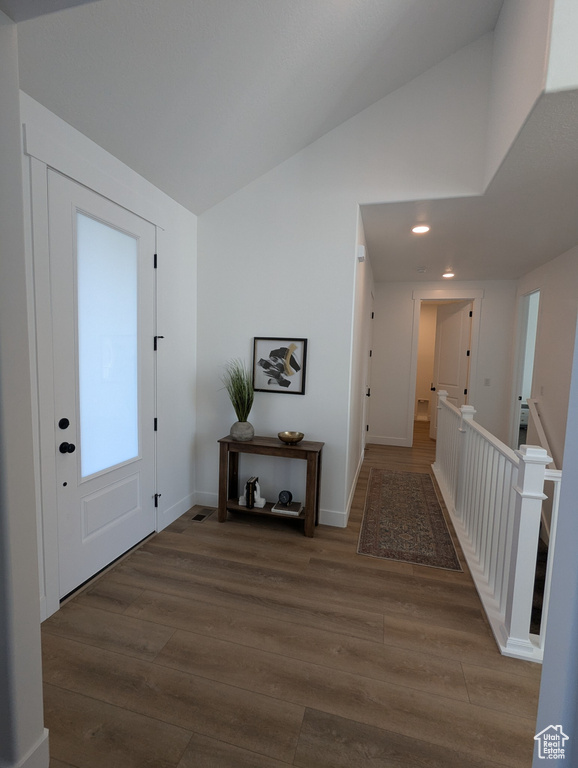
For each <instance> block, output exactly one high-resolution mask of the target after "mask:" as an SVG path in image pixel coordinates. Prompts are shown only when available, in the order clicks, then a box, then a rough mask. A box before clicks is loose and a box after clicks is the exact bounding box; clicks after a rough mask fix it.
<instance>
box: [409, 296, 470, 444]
mask: <svg viewBox="0 0 578 768" xmlns="http://www.w3.org/2000/svg"><path fill="white" fill-rule="evenodd" d="M483 296H484V292H483V290H480V289H474V290H472V289H470V290H467V291H463V290H460V289H454V288H447V289H441V288H432V289H424V290H415V291H413V300H414V316H413V335H412V370H411V379H410V382H411V384H410V387H411V389H410V403H411V404H412V406H411V407H410V408H409V409H408V410H409V414H408V416H409V418H408V425H407V434H408V435H413V431H414V423H415V420H416V419H417V420H418V421H421V420H427V421H428V422H429V424H430V434H431V436H432V437H433V438H434V439H435V427H436V423H437V420H436V415H437V389H438V388H441V389H446V390H447V391H448V392H450V389H452V391H451V398H449V399H450V401H451V402H452V403H453V404H454V405H457V406H458V407H459V406H460V405H463V404H465V403H471V402H475V391H474V389H475V382H476V381H477V378H476V377H477V348H478V339H479V334H480V318H481V306H482V304H481V302H482V299H483ZM427 306H430V307H432V309H426V310H425V313H424V318H427V319H426V320H425V321H424V324H423V325H422V309H423V308H425V307H427ZM438 307H448V309H446V310H442V311H441V312H440V318H442V317H443V318H444V322H445V320H446V317H445V316H446V315H449V316H451V315H454V314H455V315H456V316H459V322H457V325H455V326H454V327H453V328H451V329H446V328H444V329H443V332H442V336H445V343H444V348H445V349H442V350H441V357H444V356H446V350H447V357H446V358H445V362H444V364H443V365H442V368H441V370H440V368H439V366H438V365H437V364H436V354H435V338H436V337H437V336H438V317H437V315H438ZM460 313H462V314H461V315H460ZM470 313H471V314H470ZM464 315H465V316H464ZM454 319H456V318H454ZM450 322H452V321H450ZM434 325H435V330H434ZM428 326H429V328H428ZM420 337H421V338H420ZM420 347H421V350H420ZM420 352H421V360H422V362H423V360H424V357H425V358H427V362H426V363H425V364H424V365H421V366H420V365H419V363H420ZM438 359H440V353H439V352H438ZM446 363H447V364H446ZM418 367H419V377H420V378H419V383H418ZM436 371H437V373H436ZM424 382H425V386H424ZM436 382H438V383H436ZM427 384H429V389H428V388H427ZM450 384H451V385H452V387H451V388H450V389H448V385H450ZM423 400H427V402H426V403H425V404H424V403H423V402H420V401H423ZM432 422H433V426H432ZM412 444H413V440H412Z"/></svg>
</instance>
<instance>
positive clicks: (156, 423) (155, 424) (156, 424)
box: [154, 416, 159, 432]
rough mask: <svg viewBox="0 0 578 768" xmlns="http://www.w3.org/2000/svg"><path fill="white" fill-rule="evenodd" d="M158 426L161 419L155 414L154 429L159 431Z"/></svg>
mask: <svg viewBox="0 0 578 768" xmlns="http://www.w3.org/2000/svg"><path fill="white" fill-rule="evenodd" d="M158 426H159V420H158V419H157V417H156V416H155V419H154V430H155V432H156V431H157V429H158Z"/></svg>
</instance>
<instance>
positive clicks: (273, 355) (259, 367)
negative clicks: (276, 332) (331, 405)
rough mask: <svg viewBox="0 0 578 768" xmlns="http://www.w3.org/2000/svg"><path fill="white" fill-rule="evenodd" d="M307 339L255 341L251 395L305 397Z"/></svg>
mask: <svg viewBox="0 0 578 768" xmlns="http://www.w3.org/2000/svg"><path fill="white" fill-rule="evenodd" d="M306 359H307V339H291V338H289V339H282V338H278V337H262V338H255V339H254V342H253V387H254V389H255V392H284V393H286V394H288V395H304V394H305V362H306Z"/></svg>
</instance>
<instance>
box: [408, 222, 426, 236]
mask: <svg viewBox="0 0 578 768" xmlns="http://www.w3.org/2000/svg"><path fill="white" fill-rule="evenodd" d="M411 231H412V232H413V233H414V235H423V234H425V233H426V232H429V227H428V225H427V224H418V225H417V226H416V227H412V228H411Z"/></svg>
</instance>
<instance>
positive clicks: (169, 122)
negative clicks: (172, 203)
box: [0, 0, 502, 213]
mask: <svg viewBox="0 0 578 768" xmlns="http://www.w3.org/2000/svg"><path fill="white" fill-rule="evenodd" d="M66 1H67V0H50V2H52V4H56V5H57V4H58V3H63V2H66ZM2 2H4V3H5V4H12V5H16V7H18V5H19V3H18V4H16V3H15V2H14V0H2ZM68 2H70V0H68ZM25 4H28V5H29V6H30V7H31V9H30V10H29V13H33V12H34V7H36V8H37V7H38V5H39V2H38V0H25ZM501 5H502V0H162V1H159V0H97V2H92V3H85V4H81V5H78V6H77V7H71V8H69V9H68V10H64V11H60V12H55V13H51V14H49V15H45V16H42V17H40V18H32V19H30V20H28V21H23V22H22V23H21V24H19V28H18V38H19V52H20V78H21V87H22V89H23V90H24V91H25V92H26V93H28V94H29V95H30V96H32V97H33V98H34V99H36V100H37V101H39V102H40V103H41V104H43V105H44V106H46V107H47V108H48V109H50V110H51V111H52V112H54V113H56V114H57V115H58V116H59V117H61V118H62V119H64V120H65V121H66V122H68V123H70V124H71V125H73V126H74V127H75V128H77V129H78V130H80V131H81V132H82V133H84V134H85V135H87V136H88V137H89V138H91V139H93V140H94V141H95V142H96V143H97V144H99V145H100V146H102V147H104V148H105V149H106V150H108V151H109V152H111V153H112V154H113V155H115V156H116V157H118V158H120V159H121V160H122V161H123V162H125V163H126V164H127V165H129V166H130V167H131V168H133V169H134V170H136V171H138V172H139V173H140V174H142V175H143V176H144V177H145V178H147V179H148V180H149V181H151V182H153V183H154V184H155V185H156V186H157V187H159V188H160V189H162V190H163V191H165V192H166V193H167V194H169V195H170V196H171V197H173V198H174V199H175V200H177V201H179V202H180V203H182V204H183V205H184V206H186V207H187V208H188V209H190V210H191V211H193V212H194V213H201V212H202V211H204V210H206V209H207V208H209V207H211V206H212V205H214V204H215V203H217V202H219V201H220V200H222V199H224V198H225V197H227V196H228V195H230V194H231V193H233V192H235V191H236V190H238V189H240V188H241V187H243V186H245V185H246V184H247V183H249V182H250V181H252V180H253V179H255V178H257V177H258V176H260V175H262V174H263V173H265V172H266V171H268V170H270V169H271V168H273V167H274V166H276V165H278V164H279V163H281V162H282V161H284V160H285V159H287V158H288V157H290V156H291V155H293V154H295V153H296V152H298V151H299V150H300V149H302V148H303V147H305V146H307V145H308V144H310V143H311V142H313V141H315V140H316V139H317V138H319V137H320V136H322V135H323V134H324V133H326V132H327V131H329V130H331V129H332V128H335V127H336V126H337V125H339V124H340V123H342V122H343V121H345V120H347V119H348V118H350V117H352V116H353V115H355V114H357V113H358V112H360V111H361V110H362V109H364V108H365V107H368V106H369V105H371V104H373V103H374V102H376V101H377V100H379V99H381V98H383V97H384V96H386V95H387V94H388V93H391V92H392V91H394V90H395V89H397V88H399V87H400V86H402V85H404V84H405V83H407V82H408V81H410V80H412V79H413V78H414V77H416V76H417V75H419V74H421V73H422V72H424V71H426V70H427V69H429V68H430V67H432V66H433V65H434V64H436V63H438V62H440V61H442V60H443V59H444V58H446V57H447V56H449V55H450V54H452V53H454V52H455V51H457V50H459V49H460V48H461V47H463V46H464V45H467V44H468V43H470V42H472V41H474V40H476V39H477V38H479V37H480V36H481V35H483V34H484V33H486V32H488V31H489V30H491V29H493V28H494V26H495V24H496V20H497V18H498V14H499V11H500V8H501ZM0 7H2V3H1V2H0Z"/></svg>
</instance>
